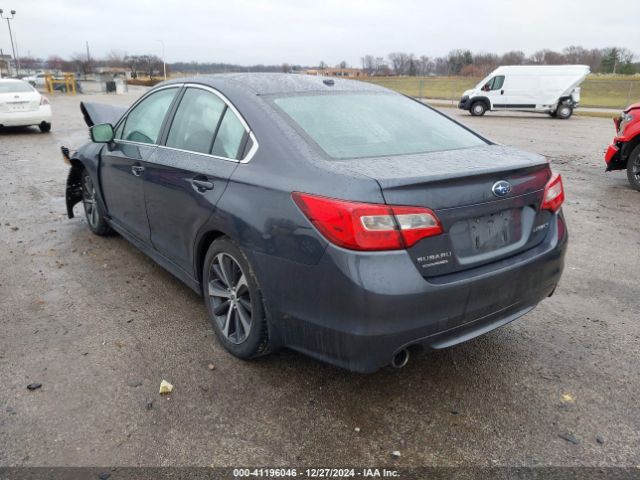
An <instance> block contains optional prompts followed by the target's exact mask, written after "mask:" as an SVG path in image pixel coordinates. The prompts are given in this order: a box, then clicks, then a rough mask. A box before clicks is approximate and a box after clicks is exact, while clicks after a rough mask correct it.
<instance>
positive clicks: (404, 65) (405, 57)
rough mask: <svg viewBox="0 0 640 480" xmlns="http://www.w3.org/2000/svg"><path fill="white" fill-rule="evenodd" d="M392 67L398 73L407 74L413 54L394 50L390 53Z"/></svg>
mask: <svg viewBox="0 0 640 480" xmlns="http://www.w3.org/2000/svg"><path fill="white" fill-rule="evenodd" d="M388 57H389V62H390V63H391V68H393V71H394V73H395V74H396V75H406V74H407V73H408V71H409V62H410V61H411V60H413V55H409V54H406V53H404V52H394V53H390V54H389V55H388Z"/></svg>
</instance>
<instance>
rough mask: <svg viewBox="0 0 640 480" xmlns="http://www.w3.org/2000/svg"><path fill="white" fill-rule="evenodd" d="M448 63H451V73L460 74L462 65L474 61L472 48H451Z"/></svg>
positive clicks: (449, 69)
mask: <svg viewBox="0 0 640 480" xmlns="http://www.w3.org/2000/svg"><path fill="white" fill-rule="evenodd" d="M447 63H448V64H449V68H448V71H449V75H458V74H460V70H462V67H464V66H465V65H471V64H472V63H473V55H472V54H471V50H451V51H450V52H449V54H448V55H447Z"/></svg>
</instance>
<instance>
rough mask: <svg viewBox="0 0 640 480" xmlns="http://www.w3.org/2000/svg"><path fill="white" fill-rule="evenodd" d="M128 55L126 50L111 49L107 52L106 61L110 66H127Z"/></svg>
mask: <svg viewBox="0 0 640 480" xmlns="http://www.w3.org/2000/svg"><path fill="white" fill-rule="evenodd" d="M126 57H127V54H126V52H123V51H121V50H111V51H109V53H107V56H106V58H105V63H106V65H107V66H109V67H115V68H121V67H126V66H127V63H126V62H125V58H126Z"/></svg>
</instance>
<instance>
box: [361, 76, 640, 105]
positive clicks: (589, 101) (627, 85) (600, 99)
mask: <svg viewBox="0 0 640 480" xmlns="http://www.w3.org/2000/svg"><path fill="white" fill-rule="evenodd" d="M480 80H481V79H480V78H469V77H371V78H370V79H368V81H370V82H372V83H377V84H379V85H382V86H385V87H388V88H391V89H393V90H397V91H398V92H402V93H404V94H406V95H411V96H412V97H423V98H438V99H445V100H459V99H460V97H461V96H462V92H464V91H465V90H468V89H470V88H472V87H474V86H475V85H476V84H477V83H478V82H479V81H480ZM581 97H582V98H581V102H580V105H581V106H583V107H601V108H623V107H625V106H627V105H629V104H630V103H635V102H638V101H640V77H637V76H635V77H627V78H625V77H614V76H599V75H598V76H596V75H591V76H589V77H588V78H587V79H586V80H585V81H584V83H583V84H582V93H581Z"/></svg>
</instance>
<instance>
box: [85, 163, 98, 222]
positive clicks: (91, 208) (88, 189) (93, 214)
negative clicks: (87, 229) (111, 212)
mask: <svg viewBox="0 0 640 480" xmlns="http://www.w3.org/2000/svg"><path fill="white" fill-rule="evenodd" d="M82 203H83V204H84V212H85V214H86V216H87V221H88V222H89V225H91V226H92V227H93V228H97V226H98V221H99V220H100V219H99V218H98V207H97V205H96V188H95V187H94V186H93V182H92V181H91V177H90V176H89V175H85V177H84V178H83V180H82Z"/></svg>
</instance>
